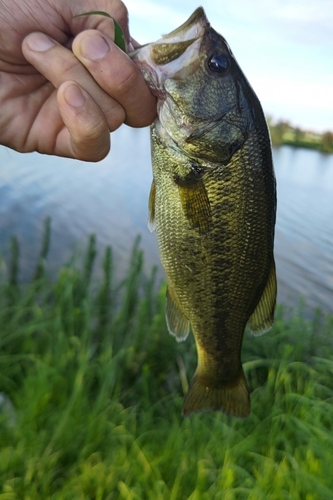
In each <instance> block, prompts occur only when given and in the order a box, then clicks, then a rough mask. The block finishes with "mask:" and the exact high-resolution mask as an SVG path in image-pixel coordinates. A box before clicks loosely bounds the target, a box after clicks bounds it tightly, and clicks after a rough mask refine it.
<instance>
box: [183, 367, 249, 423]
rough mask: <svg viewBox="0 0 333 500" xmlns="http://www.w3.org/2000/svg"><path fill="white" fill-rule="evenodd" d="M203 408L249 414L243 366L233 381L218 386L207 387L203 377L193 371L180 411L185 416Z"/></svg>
mask: <svg viewBox="0 0 333 500" xmlns="http://www.w3.org/2000/svg"><path fill="white" fill-rule="evenodd" d="M203 410H216V411H217V410H220V411H223V412H224V413H226V414H227V415H233V416H234V417H247V416H248V415H249V414H250V396H249V391H248V389H247V385H246V379H245V375H244V372H243V368H241V372H240V375H239V377H238V378H237V381H236V382H235V383H233V384H232V385H231V384H228V385H221V386H220V387H209V386H208V385H207V382H206V381H205V379H204V377H202V376H200V373H197V372H196V373H195V375H194V377H193V380H192V383H191V386H190V389H189V391H188V393H187V395H186V396H185V401H184V404H183V411H182V413H183V416H184V417H186V416H187V415H190V414H191V413H195V412H198V411H203Z"/></svg>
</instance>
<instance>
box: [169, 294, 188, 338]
mask: <svg viewBox="0 0 333 500" xmlns="http://www.w3.org/2000/svg"><path fill="white" fill-rule="evenodd" d="M165 316H166V324H167V327H168V330H169V333H170V334H171V335H173V336H174V337H176V340H177V342H182V341H183V340H185V339H186V337H187V336H188V334H189V332H190V322H189V320H188V319H187V318H186V317H185V316H184V314H183V313H182V312H181V310H180V307H179V305H178V300H177V298H176V295H175V294H174V292H173V290H172V288H171V287H170V286H169V285H168V288H167V293H166V306H165Z"/></svg>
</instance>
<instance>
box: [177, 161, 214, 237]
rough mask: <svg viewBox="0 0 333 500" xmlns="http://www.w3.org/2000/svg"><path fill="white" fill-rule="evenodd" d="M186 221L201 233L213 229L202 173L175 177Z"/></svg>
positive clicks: (192, 172) (195, 172)
mask: <svg viewBox="0 0 333 500" xmlns="http://www.w3.org/2000/svg"><path fill="white" fill-rule="evenodd" d="M174 180H175V183H176V184H177V185H178V189H179V195H180V200H181V203H182V207H183V210H184V214H185V217H186V219H187V220H188V222H189V224H190V226H191V227H193V228H195V229H197V230H198V231H199V233H201V234H204V233H207V232H208V231H209V229H210V227H211V222H212V211H211V207H210V202H209V198H208V195H207V191H206V187H205V184H204V182H203V180H202V173H201V172H200V173H198V170H195V169H194V168H193V170H191V172H190V173H189V174H187V175H186V176H185V177H183V178H181V177H175V179H174Z"/></svg>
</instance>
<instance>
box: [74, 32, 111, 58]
mask: <svg viewBox="0 0 333 500" xmlns="http://www.w3.org/2000/svg"><path fill="white" fill-rule="evenodd" d="M109 50H110V47H109V45H108V44H107V42H106V41H105V39H104V38H103V37H102V36H100V35H97V34H96V35H90V36H87V37H85V38H83V40H82V42H81V53H82V55H83V57H86V58H87V59H92V60H93V61H94V60H96V59H101V58H102V57H104V56H105V55H106V54H107V53H108V52H109Z"/></svg>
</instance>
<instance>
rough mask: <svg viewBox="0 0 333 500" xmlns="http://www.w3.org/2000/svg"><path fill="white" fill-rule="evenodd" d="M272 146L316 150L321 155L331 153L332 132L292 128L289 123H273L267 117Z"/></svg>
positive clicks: (332, 151) (332, 145) (332, 143)
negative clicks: (285, 145) (321, 153)
mask: <svg viewBox="0 0 333 500" xmlns="http://www.w3.org/2000/svg"><path fill="white" fill-rule="evenodd" d="M267 123H268V126H269V130H270V134H271V140H272V144H273V146H281V145H283V144H287V145H289V146H294V147H300V148H309V149H316V150H318V151H321V152H323V153H333V132H331V131H326V132H323V133H321V134H320V133H318V132H314V131H312V130H303V129H301V128H299V127H294V126H293V125H291V123H290V122H289V121H284V120H278V121H274V120H273V119H272V118H271V117H267Z"/></svg>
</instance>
